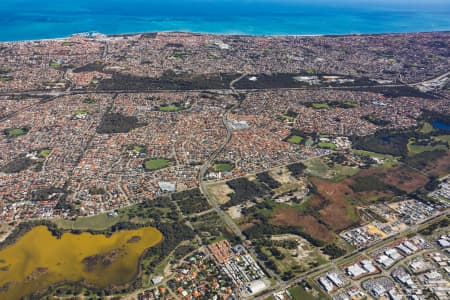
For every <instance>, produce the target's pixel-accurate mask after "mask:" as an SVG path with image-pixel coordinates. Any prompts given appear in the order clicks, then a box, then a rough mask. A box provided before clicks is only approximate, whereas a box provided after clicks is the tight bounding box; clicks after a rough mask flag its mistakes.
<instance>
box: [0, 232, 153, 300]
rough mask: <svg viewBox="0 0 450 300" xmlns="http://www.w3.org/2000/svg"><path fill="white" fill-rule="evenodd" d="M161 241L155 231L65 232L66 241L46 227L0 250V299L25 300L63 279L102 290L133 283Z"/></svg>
mask: <svg viewBox="0 0 450 300" xmlns="http://www.w3.org/2000/svg"><path fill="white" fill-rule="evenodd" d="M161 239H162V234H161V232H160V231H158V230H157V229H156V228H153V227H144V228H140V229H136V230H124V231H119V232H116V233H114V234H113V235H111V236H110V237H107V236H105V235H103V234H91V233H87V232H84V233H81V234H72V233H64V234H63V235H62V237H61V239H57V238H56V237H55V236H53V235H52V234H51V233H50V231H49V230H48V228H47V227H46V226H37V227H34V228H33V229H32V230H31V231H30V232H28V233H26V234H25V235H24V236H22V237H20V238H19V239H18V240H17V242H16V243H14V244H12V245H10V246H8V247H6V248H4V249H3V250H0V299H8V300H14V299H20V298H21V297H23V296H25V295H29V294H31V293H34V292H36V291H39V290H42V289H46V288H48V287H49V286H50V285H53V284H56V283H59V282H63V281H71V282H76V281H80V280H83V281H85V282H86V283H87V284H89V285H95V286H97V287H107V286H109V285H120V284H124V283H127V282H129V281H131V280H132V279H133V278H134V277H135V276H136V275H137V272H138V264H139V258H140V256H141V255H142V253H143V252H144V250H145V249H147V248H150V247H152V246H154V245H156V244H157V243H159V242H160V241H161Z"/></svg>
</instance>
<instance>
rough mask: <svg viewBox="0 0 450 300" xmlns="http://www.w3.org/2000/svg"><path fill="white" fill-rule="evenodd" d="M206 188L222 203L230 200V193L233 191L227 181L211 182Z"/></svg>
mask: <svg viewBox="0 0 450 300" xmlns="http://www.w3.org/2000/svg"><path fill="white" fill-rule="evenodd" d="M206 188H207V189H208V191H209V193H210V194H211V196H212V197H213V198H214V199H215V200H216V202H217V203H218V204H220V205H222V204H225V203H227V202H228V201H229V200H230V197H228V194H231V193H233V190H232V189H231V188H230V187H229V186H228V185H227V184H226V183H225V182H217V183H211V184H208V185H207V187H206Z"/></svg>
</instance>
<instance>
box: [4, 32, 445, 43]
mask: <svg viewBox="0 0 450 300" xmlns="http://www.w3.org/2000/svg"><path fill="white" fill-rule="evenodd" d="M158 33H167V34H171V33H172V34H174V33H181V34H192V35H211V36H218V37H219V36H224V37H227V36H230V37H233V36H241V37H268V38H270V37H273V38H283V37H344V36H379V35H411V34H430V33H450V29H447V30H430V31H405V32H402V31H398V32H397V31H392V32H364V33H351V32H350V33H342V34H341V33H339V34H336V33H317V34H315V33H314V34H248V33H239V32H236V33H216V32H197V31H189V30H161V31H142V32H141V31H138V32H123V33H102V32H96V31H92V32H75V33H72V34H69V35H67V36H61V37H53V38H42V39H24V40H0V44H7V43H27V42H44V41H64V40H68V39H70V38H72V37H75V36H83V35H84V34H94V36H92V37H90V38H95V35H99V36H105V37H107V38H114V37H124V36H136V35H141V34H142V35H143V34H158ZM87 38H89V37H87Z"/></svg>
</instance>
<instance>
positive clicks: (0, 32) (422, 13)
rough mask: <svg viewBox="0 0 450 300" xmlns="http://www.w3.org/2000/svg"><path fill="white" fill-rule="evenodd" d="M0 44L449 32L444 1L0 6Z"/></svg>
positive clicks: (92, 0) (64, 1)
mask: <svg viewBox="0 0 450 300" xmlns="http://www.w3.org/2000/svg"><path fill="white" fill-rule="evenodd" d="M0 28H1V29H0V40H1V41H16V40H34V39H46V38H58V37H66V36H69V35H71V34H74V33H79V32H90V31H95V32H101V33H107V34H119V33H137V32H155V31H190V32H207V33H224V34H251V35H284V34H294V35H309V34H358V33H395V32H417V31H449V30H450V0H423V1H419V0H390V1H388V0H335V1H330V0H314V1H307V0H191V1H182V0H157V1H156V0H59V1H54V0H1V1H0Z"/></svg>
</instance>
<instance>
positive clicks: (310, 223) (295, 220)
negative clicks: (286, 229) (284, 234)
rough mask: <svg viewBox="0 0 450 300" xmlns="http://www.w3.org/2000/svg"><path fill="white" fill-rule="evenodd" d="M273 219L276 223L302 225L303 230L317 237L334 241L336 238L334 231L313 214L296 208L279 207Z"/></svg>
mask: <svg viewBox="0 0 450 300" xmlns="http://www.w3.org/2000/svg"><path fill="white" fill-rule="evenodd" d="M271 221H272V222H273V223H274V224H275V225H284V226H296V227H301V228H302V229H303V231H304V232H305V233H307V234H309V235H311V236H313V237H314V238H316V239H319V240H322V241H326V242H332V241H333V240H334V238H335V236H334V235H333V233H332V232H330V230H329V229H328V228H327V227H326V226H325V225H323V224H320V223H319V221H318V220H317V219H316V218H314V217H313V216H305V215H303V214H302V213H300V212H299V211H298V210H296V209H295V208H286V207H283V208H279V209H277V210H276V211H275V212H274V214H273V217H272V219H271Z"/></svg>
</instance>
